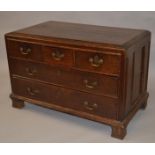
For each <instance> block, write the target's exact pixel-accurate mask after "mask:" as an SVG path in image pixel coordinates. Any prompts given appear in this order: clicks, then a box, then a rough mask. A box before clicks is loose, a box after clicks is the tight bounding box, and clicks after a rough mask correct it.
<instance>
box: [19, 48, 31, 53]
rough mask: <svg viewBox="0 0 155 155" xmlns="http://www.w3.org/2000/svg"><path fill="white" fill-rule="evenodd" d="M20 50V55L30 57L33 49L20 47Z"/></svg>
mask: <svg viewBox="0 0 155 155" xmlns="http://www.w3.org/2000/svg"><path fill="white" fill-rule="evenodd" d="M19 50H20V53H21V54H22V55H28V54H30V53H31V52H32V49H31V48H29V47H28V48H26V47H20V48H19Z"/></svg>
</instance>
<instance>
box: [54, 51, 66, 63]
mask: <svg viewBox="0 0 155 155" xmlns="http://www.w3.org/2000/svg"><path fill="white" fill-rule="evenodd" d="M51 54H52V57H53V59H54V60H56V61H60V60H61V59H62V58H63V57H64V53H62V52H60V51H59V50H55V51H53V52H52V53H51Z"/></svg>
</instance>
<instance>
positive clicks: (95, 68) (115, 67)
mask: <svg viewBox="0 0 155 155" xmlns="http://www.w3.org/2000/svg"><path fill="white" fill-rule="evenodd" d="M120 66H121V56H120V55H113V54H104V53H94V52H79V51H77V52H75V67H76V68H79V69H81V70H87V71H92V72H97V73H102V74H107V75H119V74H120V68H121V67H120Z"/></svg>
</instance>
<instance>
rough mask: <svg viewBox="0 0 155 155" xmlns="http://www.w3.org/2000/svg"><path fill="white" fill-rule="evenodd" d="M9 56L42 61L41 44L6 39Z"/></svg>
mask: <svg viewBox="0 0 155 155" xmlns="http://www.w3.org/2000/svg"><path fill="white" fill-rule="evenodd" d="M6 43H7V51H8V56H9V57H16V58H22V59H26V60H36V61H43V56H42V51H41V46H40V45H36V44H33V43H26V42H22V41H14V40H9V39H7V40H6Z"/></svg>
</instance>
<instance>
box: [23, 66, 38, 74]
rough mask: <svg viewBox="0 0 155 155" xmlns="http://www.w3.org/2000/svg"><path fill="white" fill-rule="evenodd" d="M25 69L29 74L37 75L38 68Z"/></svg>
mask: <svg viewBox="0 0 155 155" xmlns="http://www.w3.org/2000/svg"><path fill="white" fill-rule="evenodd" d="M25 70H26V73H27V74H28V75H31V76H33V75H35V73H37V70H36V69H35V68H32V69H31V68H29V67H26V68H25Z"/></svg>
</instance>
